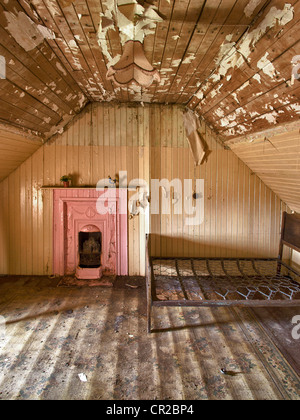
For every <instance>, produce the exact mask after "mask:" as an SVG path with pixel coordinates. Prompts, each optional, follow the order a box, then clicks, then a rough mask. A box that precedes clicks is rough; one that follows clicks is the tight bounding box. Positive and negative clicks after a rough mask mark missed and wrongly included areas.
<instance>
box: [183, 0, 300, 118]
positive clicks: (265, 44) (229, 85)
mask: <svg viewBox="0 0 300 420" xmlns="http://www.w3.org/2000/svg"><path fill="white" fill-rule="evenodd" d="M293 3H294V5H295V6H297V7H298V5H297V2H296V1H294V2H293ZM276 6H278V8H279V9H280V10H282V2H280V0H275V1H274V2H273V1H272V2H271V4H270V5H269V6H268V7H267V8H266V9H265V12H264V14H262V15H261V16H260V18H259V19H257V20H256V21H255V25H254V26H252V27H251V32H252V31H253V30H254V29H255V28H257V27H258V26H259V24H260V23H261V22H262V21H263V20H264V19H265V15H266V13H268V12H269V11H270V8H271V7H276ZM295 16H296V13H295ZM294 24H295V21H293V20H292V21H291V22H289V23H288V24H287V25H286V26H285V27H284V29H283V32H286V31H287V30H288V29H289V28H290V27H292V26H293V25H294ZM281 29H282V28H281ZM281 29H280V30H281ZM278 32H279V29H278V27H277V26H275V27H273V28H270V29H268V30H267V31H266V33H265V34H264V35H263V36H262V37H261V39H260V40H259V41H258V43H257V45H256V48H255V49H253V50H252V53H251V54H250V56H249V57H248V59H247V62H245V63H244V64H243V65H242V66H241V67H240V71H241V72H243V71H245V72H246V74H248V72H249V70H250V72H251V74H250V75H252V76H254V75H255V73H256V72H257V69H255V71H253V69H252V67H250V66H251V63H252V54H253V53H255V52H256V53H257V50H258V51H260V52H262V51H263V52H264V51H267V50H268V48H270V46H271V45H272V44H273V43H274V37H275V36H276V34H278ZM261 56H262V55H260V57H261ZM233 74H234V75H235V73H233V70H232V69H231V70H229V71H228V73H227V76H230V75H233ZM250 75H249V77H248V79H249V78H250ZM246 81H247V79H245V80H244V83H245V82H246ZM235 83H236V81H235V79H233V80H230V81H228V82H225V83H224V80H223V79H222V80H221V81H220V82H217V83H210V85H211V86H210V88H209V89H207V91H206V97H207V96H208V95H209V93H210V92H212V91H215V90H216V91H219V92H220V90H221V89H220V87H222V85H223V87H222V92H224V95H225V96H226V95H228V90H229V92H230V93H232V92H233V91H234V88H238V85H235ZM220 97H221V95H220ZM217 100H218V98H216V99H215V100H213V101H212V103H215V102H217ZM201 102H203V100H201V99H197V98H196V97H194V98H193V100H192V101H191V106H192V108H193V109H196V108H198V107H199V112H201V108H202V105H201ZM203 112H205V111H203Z"/></svg>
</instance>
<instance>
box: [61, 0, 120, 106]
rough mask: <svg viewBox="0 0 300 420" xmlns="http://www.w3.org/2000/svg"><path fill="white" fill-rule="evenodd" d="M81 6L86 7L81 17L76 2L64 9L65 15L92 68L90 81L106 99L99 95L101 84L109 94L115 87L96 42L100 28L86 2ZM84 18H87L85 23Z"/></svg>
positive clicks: (89, 66)
mask: <svg viewBox="0 0 300 420" xmlns="http://www.w3.org/2000/svg"><path fill="white" fill-rule="evenodd" d="M81 8H83V9H85V15H82V17H81V18H80V19H79V17H78V16H79V12H77V9H76V4H73V5H72V7H69V8H65V9H64V10H63V13H64V17H65V20H66V22H68V23H69V22H71V23H72V24H71V25H69V27H70V31H71V32H72V34H73V40H74V42H76V43H77V45H78V48H79V49H80V51H81V54H82V56H83V57H84V58H85V60H86V63H87V67H88V68H89V70H90V74H91V77H90V78H89V83H90V85H91V86H94V88H93V89H95V90H96V91H97V92H98V99H100V100H105V99H106V98H105V95H103V94H102V95H99V93H100V92H101V91H100V90H99V86H100V87H102V92H103V93H104V91H106V90H109V91H110V92H109V95H111V92H112V90H113V89H112V85H111V83H110V82H109V81H108V80H107V79H106V77H105V74H106V66H105V62H104V59H103V54H102V52H101V49H100V47H99V45H98V44H97V43H96V42H95V37H96V34H97V30H98V28H95V27H94V23H93V20H92V17H91V16H90V12H89V9H88V7H87V4H86V3H85V7H83V4H81ZM99 12H100V10H99ZM84 19H86V20H85V24H84ZM75 35H76V36H77V37H79V39H80V41H78V40H77V39H76V38H75ZM90 41H91V42H90ZM95 86H96V87H95ZM109 95H108V96H109ZM95 96H97V95H96V93H94V97H95Z"/></svg>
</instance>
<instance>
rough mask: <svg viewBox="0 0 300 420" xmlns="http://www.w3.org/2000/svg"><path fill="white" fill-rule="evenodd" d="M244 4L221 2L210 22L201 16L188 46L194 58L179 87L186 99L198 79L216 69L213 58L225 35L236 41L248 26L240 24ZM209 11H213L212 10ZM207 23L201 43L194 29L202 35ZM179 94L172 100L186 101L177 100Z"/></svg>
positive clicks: (201, 79)
mask: <svg viewBox="0 0 300 420" xmlns="http://www.w3.org/2000/svg"><path fill="white" fill-rule="evenodd" d="M247 3H248V1H247V0H243V1H242V2H241V1H239V2H236V1H230V2H224V1H223V2H222V4H221V5H220V6H219V8H218V10H216V11H215V15H212V16H211V17H212V18H213V19H211V20H210V21H209V19H208V18H207V16H205V14H203V16H202V17H201V19H200V21H199V23H198V25H197V31H195V34H194V39H191V42H190V45H189V51H190V50H191V52H194V54H195V60H193V62H192V63H191V64H187V65H186V68H185V72H184V75H183V77H182V80H181V83H180V84H179V86H178V89H179V90H180V91H182V92H184V93H187V96H189V99H190V97H191V96H193V94H194V93H195V91H196V90H197V84H198V83H199V82H200V81H202V82H203V81H204V80H205V79H206V78H207V77H208V76H209V75H210V74H211V73H212V72H213V70H214V68H215V57H216V56H218V53H219V51H220V47H221V45H222V44H223V43H224V42H225V40H226V37H227V36H228V35H232V39H231V42H235V41H238V40H239V39H240V37H241V35H242V34H243V33H244V32H245V30H246V29H247V27H248V25H247V24H246V23H245V24H244V26H242V25H241V24H240V22H241V19H242V16H243V14H244V8H245V4H247ZM237 6H238V7H237ZM236 9H237V10H236ZM209 10H210V13H212V10H211V9H209ZM207 22H208V23H209V25H208V29H207V31H206V33H205V35H204V36H203V35H202V38H203V39H202V40H201V42H199V41H198V39H197V38H199V36H197V35H198V34H197V32H199V31H200V37H201V33H202V32H203V29H201V27H205V26H206V25H207ZM249 23H250V22H248V24H249ZM227 25H228V26H227ZM239 25H241V26H239ZM200 39H201V38H200ZM193 50H194V51H193ZM193 87H194V88H193ZM180 97H182V94H180V95H178V96H177V97H176V99H175V101H176V102H186V98H184V99H183V98H181V99H180Z"/></svg>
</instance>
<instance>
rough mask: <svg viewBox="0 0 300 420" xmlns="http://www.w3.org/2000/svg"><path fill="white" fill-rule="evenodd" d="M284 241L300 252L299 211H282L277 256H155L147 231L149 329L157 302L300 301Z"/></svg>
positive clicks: (251, 304)
mask: <svg viewBox="0 0 300 420" xmlns="http://www.w3.org/2000/svg"><path fill="white" fill-rule="evenodd" d="M284 245H286V246H288V247H290V248H291V249H293V250H296V251H298V252H300V215H297V214H288V213H286V212H284V213H283V218H282V227H281V236H280V244H279V255H278V258H200V257H199V258H189V257H155V256H151V235H146V286H147V330H148V333H151V316H152V310H153V307H156V306H159V307H162V306H165V307H167V306H169V307H170V306H179V307H201V306H203V307H213V306H214V307H219V306H227V307H228V306H248V307H265V306H273V307H274V306H277V307H278V306H299V307H300V273H299V272H298V271H297V270H296V269H295V268H292V267H291V266H289V265H288V264H286V263H285V262H284V261H283V259H282V257H283V247H284Z"/></svg>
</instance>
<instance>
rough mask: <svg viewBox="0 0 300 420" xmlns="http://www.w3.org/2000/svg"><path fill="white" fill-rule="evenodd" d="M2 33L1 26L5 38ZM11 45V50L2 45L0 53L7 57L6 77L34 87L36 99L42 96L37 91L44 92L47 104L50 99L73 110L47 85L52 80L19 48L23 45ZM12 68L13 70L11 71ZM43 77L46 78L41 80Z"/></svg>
mask: <svg viewBox="0 0 300 420" xmlns="http://www.w3.org/2000/svg"><path fill="white" fill-rule="evenodd" d="M4 33H5V32H4ZM2 35H3V28H1V27H0V39H3V37H2ZM9 47H10V51H9V50H8V49H6V48H4V46H2V45H0V53H1V55H3V56H4V57H5V58H6V62H7V65H6V68H7V74H6V79H7V80H10V77H11V78H12V81H13V83H15V84H16V85H18V86H22V85H24V86H25V87H26V86H28V87H31V88H33V89H31V90H30V94H31V95H33V96H35V98H36V99H38V98H39V96H40V95H38V93H37V92H43V97H44V98H46V99H47V103H46V105H47V104H48V103H49V102H50V101H52V103H54V104H56V105H57V106H58V107H59V109H61V110H62V111H63V112H67V113H70V112H72V108H71V106H70V104H69V103H68V104H67V103H65V102H63V101H62V99H61V98H60V96H59V94H57V93H55V92H54V91H53V90H52V89H51V88H49V87H48V86H47V84H46V83H49V82H50V81H49V79H48V80H47V79H46V74H45V73H44V72H42V71H41V69H40V68H38V65H37V64H36V63H34V61H32V60H31V58H30V57H28V55H24V51H20V50H19V48H20V49H21V47H19V48H18V45H16V44H15V43H10V45H9ZM18 57H19V58H20V59H21V60H22V62H21V61H20V60H19V58H18ZM10 62H12V63H13V64H11V65H10V64H9V63H10ZM15 68H17V69H18V73H15V70H14V69H15ZM10 69H11V70H12V72H11V73H10V72H9V70H10ZM16 74H18V76H19V77H18V80H16ZM25 78H26V79H25ZM41 78H42V79H44V80H41ZM21 80H23V82H22V83H21ZM34 89H35V91H34ZM25 91H26V89H24V92H25ZM40 99H42V98H40ZM44 104H45V103H44ZM63 112H62V113H63Z"/></svg>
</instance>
